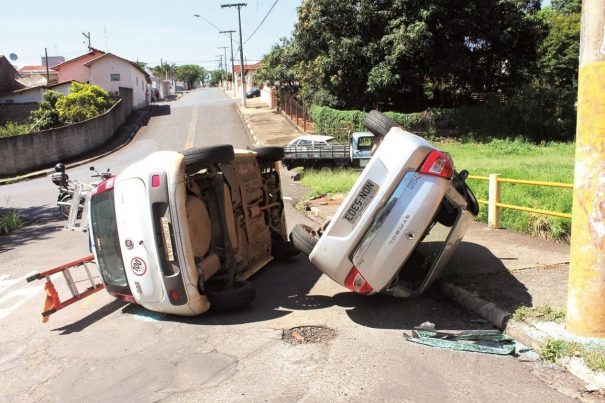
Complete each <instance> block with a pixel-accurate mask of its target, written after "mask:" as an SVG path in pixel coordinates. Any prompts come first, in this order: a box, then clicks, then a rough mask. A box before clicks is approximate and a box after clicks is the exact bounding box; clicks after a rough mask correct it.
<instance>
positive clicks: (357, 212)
mask: <svg viewBox="0 0 605 403" xmlns="http://www.w3.org/2000/svg"><path fill="white" fill-rule="evenodd" d="M378 188H379V186H378V185H377V184H376V183H374V182H372V181H371V180H369V179H368V180H366V183H364V184H363V186H362V187H361V190H360V191H359V193H357V196H355V199H353V201H352V202H351V204H349V207H348V208H347V210H346V211H345V213H344V215H343V216H342V218H344V219H345V220H347V221H348V222H350V223H351V224H353V225H354V224H355V223H356V222H357V220H359V217H361V215H362V214H363V212H364V210H365V209H366V207H368V204H370V202H371V201H372V200H373V199H374V197H375V196H376V194H377V193H378Z"/></svg>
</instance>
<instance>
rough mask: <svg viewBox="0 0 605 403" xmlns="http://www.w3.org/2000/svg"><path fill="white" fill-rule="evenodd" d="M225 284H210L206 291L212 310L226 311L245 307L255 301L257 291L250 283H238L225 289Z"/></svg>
mask: <svg viewBox="0 0 605 403" xmlns="http://www.w3.org/2000/svg"><path fill="white" fill-rule="evenodd" d="M222 286H223V283H215V284H212V283H211V284H208V285H207V287H206V289H205V290H204V292H205V294H206V296H207V297H208V300H209V301H210V308H211V309H214V310H219V311H226V310H231V309H237V308H241V307H244V306H246V305H248V304H250V303H251V302H252V301H254V298H255V297H256V290H255V288H254V285H253V284H252V283H251V282H249V281H236V282H235V283H233V287H231V288H223V287H222Z"/></svg>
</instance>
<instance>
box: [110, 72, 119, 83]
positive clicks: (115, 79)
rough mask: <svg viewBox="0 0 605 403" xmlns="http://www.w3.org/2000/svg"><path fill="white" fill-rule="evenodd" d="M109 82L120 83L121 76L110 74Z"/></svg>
mask: <svg viewBox="0 0 605 403" xmlns="http://www.w3.org/2000/svg"><path fill="white" fill-rule="evenodd" d="M109 80H110V81H120V75H119V74H110V75H109Z"/></svg>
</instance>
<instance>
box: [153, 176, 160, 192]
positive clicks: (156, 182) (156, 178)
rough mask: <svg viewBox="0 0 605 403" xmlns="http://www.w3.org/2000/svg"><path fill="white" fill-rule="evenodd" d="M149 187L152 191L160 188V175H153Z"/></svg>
mask: <svg viewBox="0 0 605 403" xmlns="http://www.w3.org/2000/svg"><path fill="white" fill-rule="evenodd" d="M151 187H152V188H154V189H156V188H159V187H160V175H153V176H152V177H151Z"/></svg>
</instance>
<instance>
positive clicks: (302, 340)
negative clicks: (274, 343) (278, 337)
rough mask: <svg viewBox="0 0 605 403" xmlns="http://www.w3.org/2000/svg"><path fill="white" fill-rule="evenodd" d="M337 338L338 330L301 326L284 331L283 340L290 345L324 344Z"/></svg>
mask: <svg viewBox="0 0 605 403" xmlns="http://www.w3.org/2000/svg"><path fill="white" fill-rule="evenodd" d="M335 336H336V330H334V329H330V328H329V327H323V326H300V327H293V328H292V329H286V330H284V332H283V334H282V340H284V341H285V342H287V343H290V344H309V343H324V342H327V341H330V340H332V339H333V338H334V337H335Z"/></svg>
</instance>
